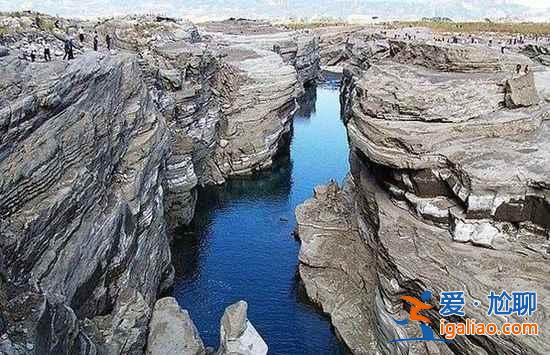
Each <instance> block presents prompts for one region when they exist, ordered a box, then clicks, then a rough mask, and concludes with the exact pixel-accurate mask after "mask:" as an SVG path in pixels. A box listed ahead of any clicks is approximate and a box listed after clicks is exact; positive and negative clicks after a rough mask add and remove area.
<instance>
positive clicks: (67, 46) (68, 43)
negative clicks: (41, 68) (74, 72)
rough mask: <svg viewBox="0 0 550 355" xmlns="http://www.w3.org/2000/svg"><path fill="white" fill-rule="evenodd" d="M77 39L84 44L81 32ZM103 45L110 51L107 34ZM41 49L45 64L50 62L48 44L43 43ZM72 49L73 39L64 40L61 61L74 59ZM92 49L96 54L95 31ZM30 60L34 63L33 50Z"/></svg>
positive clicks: (83, 36)
mask: <svg viewBox="0 0 550 355" xmlns="http://www.w3.org/2000/svg"><path fill="white" fill-rule="evenodd" d="M78 39H79V41H80V42H81V43H84V41H85V35H84V33H83V32H82V31H81V32H79V34H78ZM105 44H106V45H107V49H108V50H111V45H112V40H111V36H110V35H109V34H107V35H106V36H105ZM43 47H44V53H43V57H44V61H45V62H50V61H51V60H52V54H51V51H50V47H49V46H48V44H47V43H46V42H44V43H43ZM74 48H75V44H74V42H73V39H72V38H68V39H66V40H65V42H64V46H63V49H64V52H65V54H64V55H63V60H65V59H67V60H71V59H74ZM93 48H94V51H96V52H97V51H98V50H99V35H98V34H97V31H95V32H94V37H93ZM30 60H31V62H35V61H36V50H35V49H32V50H31V53H30Z"/></svg>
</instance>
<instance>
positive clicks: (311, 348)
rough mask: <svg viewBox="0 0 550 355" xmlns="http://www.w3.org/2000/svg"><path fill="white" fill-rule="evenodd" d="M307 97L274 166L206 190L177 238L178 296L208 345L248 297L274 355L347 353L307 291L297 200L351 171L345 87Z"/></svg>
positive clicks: (310, 93) (316, 91)
mask: <svg viewBox="0 0 550 355" xmlns="http://www.w3.org/2000/svg"><path fill="white" fill-rule="evenodd" d="M300 101H301V105H302V107H301V109H300V110H299V111H298V112H297V114H296V115H295V118H294V129H293V133H292V137H291V146H290V153H289V152H286V154H285V155H286V157H283V158H282V162H281V163H279V164H278V166H277V167H275V168H274V170H273V171H271V172H270V173H269V174H265V175H262V176H258V177H254V178H253V179H248V180H238V181H231V182H229V183H227V184H226V185H224V186H223V187H221V188H216V189H206V190H202V191H201V192H200V194H199V201H198V206H197V214H196V217H195V220H194V221H193V223H192V226H191V227H190V228H189V230H186V231H182V232H181V233H180V237H181V238H180V239H179V240H178V241H177V242H176V243H175V246H174V251H173V252H174V255H173V258H174V263H175V266H176V270H177V279H176V283H175V287H174V291H173V294H174V297H176V298H177V300H178V302H179V304H180V305H181V306H182V307H183V308H185V309H188V310H189V312H190V313H191V317H192V318H193V321H194V322H195V325H196V326H197V328H198V329H199V331H200V333H201V336H202V338H203V340H204V342H205V343H206V345H210V346H215V347H216V348H217V345H218V341H219V340H218V339H219V338H218V337H219V321H220V318H221V316H222V314H223V311H224V309H225V307H226V306H228V305H230V304H232V303H234V302H236V301H238V300H241V299H244V300H246V301H247V302H248V304H249V308H248V317H249V319H250V320H251V322H252V323H253V324H254V326H255V327H256V329H257V330H258V332H259V333H260V334H261V335H262V337H263V338H264V340H265V341H266V342H267V344H268V346H269V353H270V354H281V355H282V354H285V355H289V354H343V353H345V350H344V347H343V346H342V345H341V344H340V343H339V342H338V340H337V339H336V336H335V335H334V333H333V331H332V329H331V325H330V321H329V320H328V318H326V317H325V316H323V315H321V314H320V313H319V312H318V311H317V310H316V309H314V308H313V307H312V306H310V305H308V304H307V302H306V301H304V299H303V297H302V296H300V294H301V293H299V292H298V289H299V287H298V283H297V278H296V271H297V265H298V250H299V243H298V242H297V241H296V240H295V239H294V237H293V236H292V232H293V230H294V227H295V218H294V209H295V207H296V206H297V205H298V204H300V203H302V202H303V201H304V200H306V199H308V198H310V197H311V196H312V190H313V187H314V186H315V185H319V184H324V183H326V182H328V181H329V180H330V179H335V180H337V181H339V182H341V181H342V180H343V178H344V177H345V175H346V174H347V172H348V170H349V169H348V164H347V161H348V146H347V138H346V133H345V130H344V126H343V124H342V122H341V120H340V105H339V100H338V89H337V88H336V87H335V86H334V84H332V85H330V84H325V85H323V86H320V87H317V88H312V89H311V90H309V91H308V93H307V95H306V96H305V97H304V98H303V99H301V100H300ZM288 155H289V156H288Z"/></svg>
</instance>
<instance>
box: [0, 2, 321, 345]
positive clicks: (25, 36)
mask: <svg viewBox="0 0 550 355" xmlns="http://www.w3.org/2000/svg"><path fill="white" fill-rule="evenodd" d="M0 23H1V24H2V25H4V24H6V23H8V24H9V31H8V32H7V33H6V34H3V36H2V38H1V39H0V46H1V49H0V53H1V55H0V311H1V312H0V352H5V353H8V354H27V353H36V354H50V353H51V354H114V353H120V354H143V353H144V351H145V349H146V340H147V334H148V329H149V320H150V318H151V314H152V313H154V311H152V310H153V307H154V304H155V301H156V299H157V297H158V295H159V293H160V292H161V291H163V290H165V289H167V288H168V287H169V286H170V285H171V283H172V279H173V266H172V265H171V260H170V249H169V243H170V235H171V233H170V231H171V230H172V228H175V227H177V226H181V225H185V224H187V223H189V222H190V221H191V219H192V217H193V215H194V209H195V201H196V198H197V189H196V187H197V185H207V184H218V183H223V182H224V181H225V180H226V179H227V178H230V177H232V176H235V175H241V174H249V173H252V172H253V171H255V170H259V169H264V168H267V167H269V166H270V165H271V164H272V161H273V158H274V156H275V155H276V153H277V151H278V149H279V147H280V145H283V144H286V140H285V134H286V132H288V131H289V129H290V124H291V122H290V117H291V115H292V113H293V111H294V109H295V101H296V100H295V99H296V95H297V93H298V92H300V91H301V90H302V87H301V86H302V85H303V83H305V81H306V80H314V78H315V77H316V75H317V72H316V70H317V67H316V66H315V63H316V60H317V59H316V58H318V49H317V48H316V47H315V46H314V43H315V42H314V41H313V42H311V44H312V45H311V46H309V45H307V46H305V47H307V49H300V48H302V47H300V45H299V44H296V43H297V42H300V43H302V42H301V41H302V40H301V37H300V36H299V35H297V37H295V38H294V37H293V38H294V39H295V40H296V43H294V42H292V41H293V40H294V39H293V38H290V37H289V36H290V34H287V35H286V38H287V39H288V38H290V45H293V46H294V47H296V48H297V49H296V53H295V54H293V57H292V59H289V58H287V57H284V56H283V55H282V54H278V53H276V52H274V51H273V48H272V47H271V48H268V49H266V48H264V47H262V46H263V44H259V43H256V42H255V40H253V39H251V40H249V41H248V43H236V42H231V43H229V44H227V41H225V40H224V39H223V38H222V39H215V38H213V37H212V36H210V35H208V34H206V35H204V34H202V33H200V31H199V29H197V27H195V26H194V25H193V24H191V23H189V22H186V21H181V20H174V19H168V18H163V17H155V16H126V17H120V18H112V19H108V20H102V21H99V22H96V21H79V20H67V19H61V18H59V19H58V18H54V17H50V16H47V15H40V14H35V13H26V12H23V13H21V14H18V15H17V16H15V15H14V16H12V15H10V14H1V15H0ZM80 31H81V32H82V33H83V34H84V36H85V40H84V42H80V41H79V40H78V39H77V33H78V32H80ZM94 31H97V33H98V35H99V36H100V38H101V45H100V50H99V51H98V52H95V51H93V49H92V47H91V46H92V44H91V43H92V37H93V34H94ZM106 34H110V35H111V36H112V39H113V49H112V50H110V51H108V50H107V49H106V48H104V44H103V38H104V36H105V35H106ZM275 36H278V35H275ZM67 38H73V41H74V43H75V57H76V58H75V59H74V60H71V61H61V60H60V55H59V53H58V51H59V50H60V49H62V48H63V42H62V41H63V40H65V39H67ZM277 38H279V37H277ZM304 41H305V42H306V43H310V42H308V40H307V39H304ZM45 47H49V48H50V49H51V51H52V57H53V58H52V59H53V61H51V62H45V61H44V60H43V59H42V56H41V53H42V50H43V48H45ZM305 47H304V48H305ZM31 51H35V52H36V53H37V60H36V61H35V62H34V63H31V61H30V60H29V59H28V58H29V53H30V52H31ZM291 52H292V51H291ZM61 56H62V52H61ZM309 62H311V63H313V64H312V65H311V66H309V65H307V63H309ZM304 63H306V64H304ZM302 64H304V66H303V67H302ZM300 72H302V73H303V74H300ZM300 77H302V78H304V79H303V80H302V79H299V78H300ZM306 78H307V79H306ZM274 96H275V97H274ZM247 334H248V333H247Z"/></svg>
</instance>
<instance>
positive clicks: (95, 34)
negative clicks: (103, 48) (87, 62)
mask: <svg viewBox="0 0 550 355" xmlns="http://www.w3.org/2000/svg"><path fill="white" fill-rule="evenodd" d="M98 44H99V38H98V37H97V31H95V33H94V51H96V52H97V45H98Z"/></svg>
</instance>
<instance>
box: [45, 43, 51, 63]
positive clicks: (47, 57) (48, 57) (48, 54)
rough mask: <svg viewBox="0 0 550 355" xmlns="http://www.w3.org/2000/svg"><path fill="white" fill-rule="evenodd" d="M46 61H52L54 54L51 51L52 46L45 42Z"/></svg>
mask: <svg viewBox="0 0 550 355" xmlns="http://www.w3.org/2000/svg"><path fill="white" fill-rule="evenodd" d="M44 61H45V62H51V61H52V55H51V53H50V47H48V45H47V44H44Z"/></svg>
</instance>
